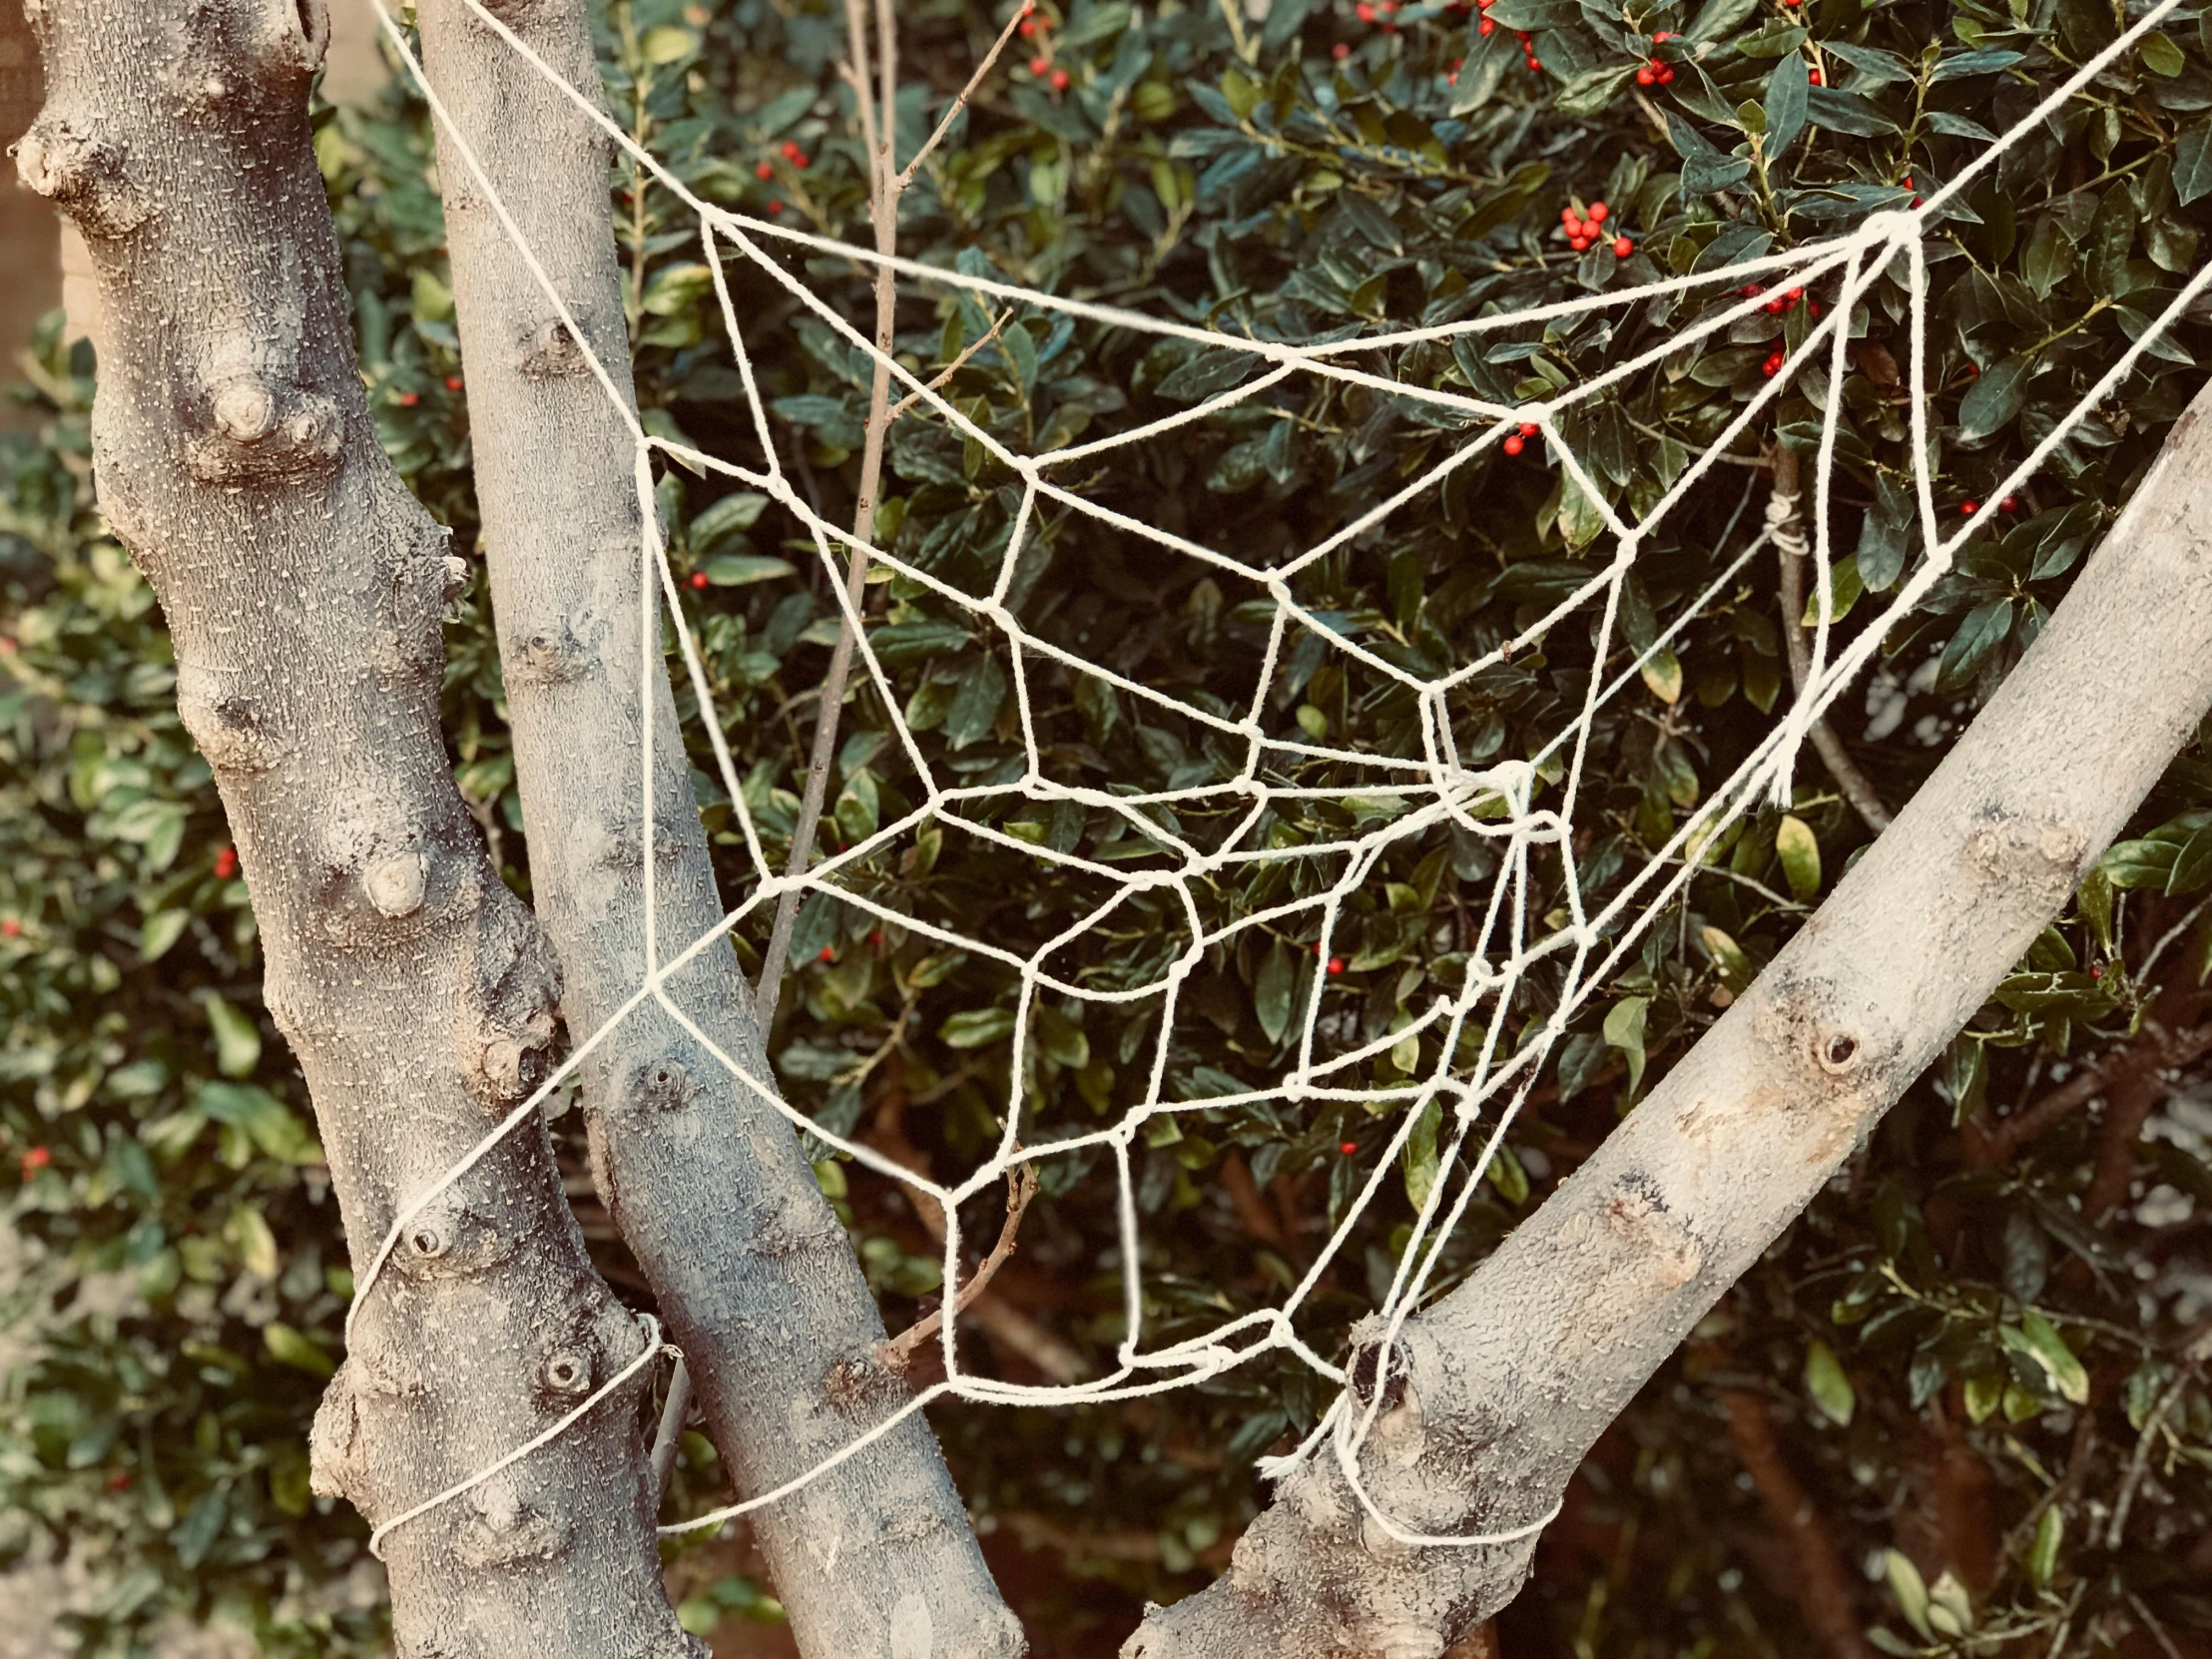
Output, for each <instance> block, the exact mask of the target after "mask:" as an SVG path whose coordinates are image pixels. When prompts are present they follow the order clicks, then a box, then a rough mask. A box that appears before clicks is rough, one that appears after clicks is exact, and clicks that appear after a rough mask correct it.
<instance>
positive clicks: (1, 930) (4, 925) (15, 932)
mask: <svg viewBox="0 0 2212 1659" xmlns="http://www.w3.org/2000/svg"><path fill="white" fill-rule="evenodd" d="M22 936H23V923H21V922H20V921H18V920H16V919H15V917H13V916H0V937H5V938H10V939H16V938H21V937H22Z"/></svg>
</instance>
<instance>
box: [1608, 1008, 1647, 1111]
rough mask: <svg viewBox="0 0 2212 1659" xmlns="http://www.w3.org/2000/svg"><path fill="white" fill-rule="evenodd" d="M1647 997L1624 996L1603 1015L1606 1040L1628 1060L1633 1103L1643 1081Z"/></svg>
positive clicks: (1630, 1093) (1630, 1094)
mask: <svg viewBox="0 0 2212 1659" xmlns="http://www.w3.org/2000/svg"><path fill="white" fill-rule="evenodd" d="M1650 1007H1651V1002H1650V999H1649V998H1648V997H1641V996H1624V997H1622V998H1621V999H1620V1001H1618V1002H1616V1003H1614V1004H1613V1006H1612V1007H1611V1008H1610V1009H1608V1010H1607V1011H1606V1015H1605V1028H1604V1029H1605V1040H1606V1042H1607V1043H1609V1044H1611V1045H1612V1046H1613V1047H1614V1048H1617V1049H1619V1050H1620V1051H1621V1052H1622V1053H1623V1054H1625V1055H1627V1056H1628V1098H1629V1099H1631V1100H1634V1099H1635V1098H1636V1092H1637V1090H1638V1089H1640V1088H1641V1087H1642V1086H1643V1081H1644V1016H1645V1014H1646V1013H1647V1012H1648V1011H1649V1009H1650Z"/></svg>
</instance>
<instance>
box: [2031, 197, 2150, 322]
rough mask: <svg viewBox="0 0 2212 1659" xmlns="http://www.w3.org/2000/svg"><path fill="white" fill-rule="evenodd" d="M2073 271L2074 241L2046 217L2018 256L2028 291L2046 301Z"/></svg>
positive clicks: (2052, 216)
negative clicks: (2024, 250) (2022, 252)
mask: <svg viewBox="0 0 2212 1659" xmlns="http://www.w3.org/2000/svg"><path fill="white" fill-rule="evenodd" d="M2177 173H2178V170H2177ZM2073 269H2074V245H2073V239H2072V238H2071V237H2069V236H2067V235H2066V231H2065V227H2063V226H2062V225H2060V224H2059V223H2058V220H2057V218H2056V216H2054V215H2046V216H2045V217H2044V218H2042V219H2041V220H2038V221H2037V222H2036V225H2035V231H2034V234H2033V235H2032V236H2030V237H2029V238H2028V239H2027V251H2026V252H2025V253H2024V254H2022V255H2021V256H2020V275H2021V276H2022V277H2024V278H2026V281H2027V286H2028V291H2029V292H2031V293H2032V294H2034V295H2035V297H2036V298H2038V299H2048V298H2049V297H2050V295H2051V291H2052V290H2053V289H2054V288H2056V287H2057V286H2058V284H2059V283H2060V282H2062V281H2064V280H2065V279H2066V277H2067V276H2068V275H2069V274H2070V273H2071V272H2072V271H2073Z"/></svg>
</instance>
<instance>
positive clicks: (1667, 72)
mask: <svg viewBox="0 0 2212 1659" xmlns="http://www.w3.org/2000/svg"><path fill="white" fill-rule="evenodd" d="M1673 80H1674V65H1673V64H1671V63H1663V64H1661V65H1660V66H1659V84H1660V85H1661V86H1667V85H1670V84H1671V83H1672V82H1673Z"/></svg>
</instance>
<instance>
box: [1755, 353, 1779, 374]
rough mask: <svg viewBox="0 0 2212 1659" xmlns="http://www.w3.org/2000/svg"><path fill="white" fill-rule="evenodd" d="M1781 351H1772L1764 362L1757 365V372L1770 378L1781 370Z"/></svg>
mask: <svg viewBox="0 0 2212 1659" xmlns="http://www.w3.org/2000/svg"><path fill="white" fill-rule="evenodd" d="M1782 362H1783V357H1782V353H1781V352H1779V351H1777V352H1775V353H1774V355H1772V356H1771V357H1769V358H1768V359H1767V360H1766V361H1765V362H1763V363H1761V364H1760V365H1759V372H1760V373H1762V374H1764V375H1766V376H1767V377H1768V378H1769V379H1772V378H1773V377H1774V376H1775V375H1777V374H1780V373H1781V372H1782Z"/></svg>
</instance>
